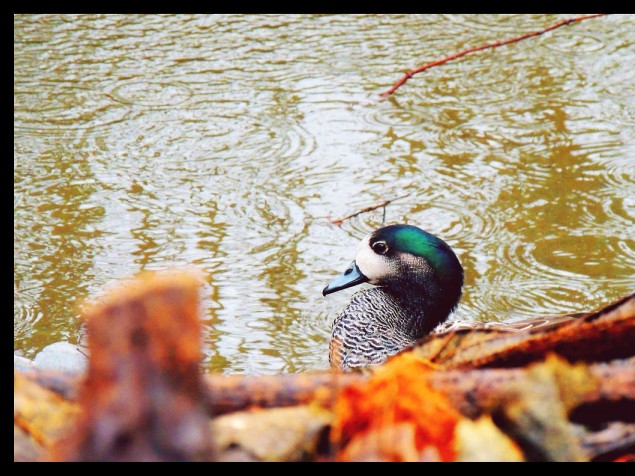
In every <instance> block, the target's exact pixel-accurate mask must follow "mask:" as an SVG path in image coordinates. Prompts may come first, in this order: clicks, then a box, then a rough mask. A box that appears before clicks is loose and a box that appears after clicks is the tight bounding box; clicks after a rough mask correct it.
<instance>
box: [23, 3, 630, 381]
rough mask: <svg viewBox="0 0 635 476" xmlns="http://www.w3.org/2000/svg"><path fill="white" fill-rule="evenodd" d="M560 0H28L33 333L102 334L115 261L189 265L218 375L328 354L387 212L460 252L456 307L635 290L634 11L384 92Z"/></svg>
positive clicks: (509, 31)
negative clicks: (172, 7) (85, 324)
mask: <svg viewBox="0 0 635 476" xmlns="http://www.w3.org/2000/svg"><path fill="white" fill-rule="evenodd" d="M560 18H561V17H559V16H556V15H532V16H526V15H493V16H488V15H479V16H469V15H468V16H457V15H449V16H434V15H425V16H412V15H411V16H408V15H406V16H402V15H384V16H376V15H369V16H353V17H347V16H279V15H265V16H240V15H228V16H227V15H209V16H190V15H176V16H163V15H145V16H130V15H126V16H119V15H80V16H76V15H61V16H57V15H18V16H16V17H14V337H15V344H14V347H15V350H16V351H19V352H21V353H23V354H25V355H27V356H32V355H34V353H35V352H37V351H38V350H40V349H41V348H43V347H44V346H45V345H47V344H50V343H52V342H54V341H58V340H62V339H66V340H70V341H71V342H77V341H78V340H81V339H82V338H83V336H82V327H81V325H80V322H79V320H78V317H77V316H78V306H79V304H80V303H81V302H82V300H84V299H85V298H87V297H90V296H95V295H97V294H98V293H99V292H100V291H101V290H102V289H103V288H104V287H105V286H106V285H107V284H108V283H110V282H112V281H115V280H117V279H121V278H124V277H129V276H131V275H133V274H134V273H136V272H137V271H139V270H142V269H162V268H166V267H173V266H179V267H181V266H192V265H194V266H197V267H199V268H201V269H203V270H204V272H205V273H206V275H207V276H208V279H207V284H206V286H205V287H204V289H203V291H202V294H203V306H204V310H203V314H204V317H205V354H206V362H205V363H206V366H207V368H208V369H209V370H211V371H224V372H244V373H273V372H280V371H284V372H295V371H303V370H309V369H321V368H325V367H326V366H327V340H328V335H329V325H330V319H332V317H333V315H334V314H335V313H336V312H337V310H338V309H340V308H341V307H342V306H344V305H345V303H346V302H347V301H348V299H349V297H350V293H346V292H343V293H340V294H337V295H334V296H332V297H329V298H328V299H324V298H322V296H321V289H322V288H323V287H324V285H325V284H326V283H327V282H328V281H330V279H331V278H332V277H333V276H334V275H335V274H337V273H339V272H340V271H341V270H342V269H343V267H344V266H345V265H346V264H347V263H348V261H349V260H350V259H351V258H352V257H353V255H354V254H355V248H356V246H357V242H358V240H359V239H360V238H361V237H362V236H363V235H364V234H366V233H368V232H369V231H371V230H373V229H374V228H376V227H378V226H380V225H382V224H383V223H384V221H385V222H386V223H397V222H407V223H412V224H416V225H418V226H421V227H422V228H424V229H426V230H428V231H430V232H432V233H435V234H438V235H440V236H441V237H442V238H443V239H444V240H446V241H447V242H448V243H450V244H451V245H452V246H453V248H454V249H455V250H456V251H457V254H458V255H459V257H460V258H461V260H462V262H463V264H464V267H465V269H466V287H465V293H464V297H463V300H462V302H461V305H460V307H459V310H458V311H457V313H456V316H455V318H457V319H459V318H460V319H471V320H502V319H507V318H522V317H530V316H535V315H540V314H551V313H559V312H571V311H576V310H585V309H590V308H594V307H596V306H598V305H600V304H603V303H606V302H607V301H610V300H612V299H614V298H617V297H619V296H621V295H623V294H626V293H628V292H632V291H633V289H634V288H635V240H634V239H633V237H634V236H635V198H634V197H635V161H634V160H633V156H634V153H635V127H634V126H633V124H635V119H634V118H635V100H634V97H635V95H634V94H632V92H633V91H634V90H635V76H634V75H633V70H632V64H633V63H634V62H635V50H634V49H633V47H632V45H633V42H634V39H635V34H634V33H633V31H632V27H631V26H632V18H630V17H629V16H627V15H613V16H610V17H607V18H600V19H594V20H589V21H587V22H584V23H581V24H578V25H575V26H573V27H568V28H563V29H559V30H556V31H555V32H552V33H550V34H547V35H544V36H541V37H539V38H535V39H532V40H528V41H527V42H521V43H518V44H515V45H510V46H509V47H504V48H499V49H496V50H488V51H486V52H483V53H480V54H477V55H471V56H468V57H465V58H463V59H461V60H460V61H457V62H455V63H450V64H447V65H445V66H443V67H440V68H434V69H431V70H429V71H427V72H426V73H424V74H422V75H420V76H417V77H416V78H414V79H412V80H411V81H409V82H408V84H407V85H405V86H404V87H402V88H401V89H400V90H399V91H398V92H397V93H396V95H394V96H392V97H390V98H389V99H387V100H385V101H376V100H373V99H374V98H375V97H376V95H377V94H378V93H380V92H382V91H383V90H385V89H386V88H387V87H388V86H390V85H391V84H392V83H393V82H394V81H395V80H396V79H397V78H398V77H399V75H400V72H401V71H403V70H405V69H407V68H410V67H413V66H415V65H419V64H422V63H424V62H426V61H429V60H432V59H436V58H439V57H441V56H445V55H446V54H449V53H452V52H455V51H458V50H459V49H461V48H465V47H468V46H474V45H476V44H481V43H485V42H491V41H493V40H498V39H504V38H508V37H510V36H513V35H515V34H517V33H520V32H525V31H533V30H535V29H537V28H540V27H544V26H547V25H550V24H552V23H554V22H556V21H558V20H559V19H560ZM422 32H425V34H422ZM369 99H371V100H369ZM405 195H407V196H406V197H405V198H401V199H399V200H396V201H394V202H392V203H391V204H390V205H388V207H386V209H385V210H381V209H380V210H376V211H374V212H370V213H367V214H363V215H359V216H357V217H354V218H352V219H350V220H348V221H346V222H344V223H343V224H342V226H341V227H337V226H334V225H332V224H331V223H330V222H329V220H328V217H329V216H330V217H340V216H344V215H347V214H349V213H352V212H354V211H356V210H359V209H361V208H364V207H367V206H369V205H372V204H375V203H377V202H381V201H382V200H386V199H391V198H395V197H403V196H405ZM351 292H352V291H351Z"/></svg>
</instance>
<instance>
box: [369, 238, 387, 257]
mask: <svg viewBox="0 0 635 476" xmlns="http://www.w3.org/2000/svg"><path fill="white" fill-rule="evenodd" d="M371 248H372V249H373V251H374V252H375V253H377V254H378V255H384V254H386V251H388V245H387V244H386V242H384V241H377V242H375V243H373V244H372V246H371Z"/></svg>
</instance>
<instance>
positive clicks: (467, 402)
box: [21, 358, 635, 418]
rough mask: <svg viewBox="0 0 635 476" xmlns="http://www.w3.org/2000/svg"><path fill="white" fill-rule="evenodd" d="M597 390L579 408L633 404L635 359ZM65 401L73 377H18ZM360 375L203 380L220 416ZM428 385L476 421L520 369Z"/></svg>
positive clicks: (328, 392) (447, 377) (301, 399)
mask: <svg viewBox="0 0 635 476" xmlns="http://www.w3.org/2000/svg"><path fill="white" fill-rule="evenodd" d="M588 372H589V375H590V376H591V377H592V378H593V381H595V382H597V385H595V386H592V387H589V388H588V389H587V390H586V391H585V392H584V393H583V394H581V396H580V403H579V405H584V404H589V405H590V404H593V403H594V402H595V403H598V404H599V403H600V402H620V401H630V400H632V401H635V358H631V359H624V360H615V361H611V362H604V363H599V364H592V365H589V366H588ZM21 374H22V375H24V376H25V377H26V378H28V379H30V380H33V381H34V382H37V383H38V384H39V385H42V386H43V387H45V388H49V389H50V390H53V391H55V392H57V393H59V394H61V395H62V396H65V397H66V398H68V397H69V396H72V395H75V394H76V393H77V385H78V381H77V379H76V378H73V377H70V376H68V375H65V374H61V373H54V372H50V371H29V372H27V373H21ZM368 378H369V375H364V374H355V373H351V374H342V373H333V372H316V373H307V374H281V375H260V376H256V375H217V374H213V375H204V376H203V386H204V388H203V392H204V398H205V401H206V405H207V407H208V411H209V412H210V413H212V414H214V415H222V414H226V413H231V412H235V411H240V410H245V409H247V408H250V407H260V408H274V407H286V406H294V405H302V404H307V403H314V402H315V403H318V404H320V405H324V406H328V405H329V403H330V402H331V401H332V400H333V399H334V398H335V395H336V393H337V392H338V391H339V390H340V389H341V388H343V387H345V386H347V385H350V384H352V383H355V382H359V381H363V380H365V379H368ZM426 378H428V380H429V382H430V385H431V386H432V387H433V388H435V389H437V390H439V391H442V392H443V393H445V394H446V395H447V396H448V398H450V400H451V401H452V402H453V403H454V404H455V405H456V406H457V408H458V409H459V410H460V411H461V413H463V414H464V415H466V416H468V417H470V418H476V417H478V416H479V415H481V414H483V413H484V412H487V411H489V410H490V409H492V408H494V407H495V406H496V405H498V403H497V402H500V401H502V400H503V399H504V398H505V396H506V395H508V394H509V392H510V388H514V386H515V385H517V384H518V383H519V382H522V381H524V380H525V379H526V378H527V371H526V369H524V368H511V369H474V370H459V369H455V370H447V371H431V372H430V373H429V374H427V376H426Z"/></svg>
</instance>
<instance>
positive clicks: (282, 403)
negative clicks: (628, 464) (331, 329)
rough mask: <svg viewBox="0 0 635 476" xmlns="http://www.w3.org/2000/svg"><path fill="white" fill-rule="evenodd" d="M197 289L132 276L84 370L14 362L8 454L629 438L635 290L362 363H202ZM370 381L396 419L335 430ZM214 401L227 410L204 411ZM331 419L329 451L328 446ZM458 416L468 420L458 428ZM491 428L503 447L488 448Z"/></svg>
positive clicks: (339, 452) (369, 448) (235, 451)
mask: <svg viewBox="0 0 635 476" xmlns="http://www.w3.org/2000/svg"><path fill="white" fill-rule="evenodd" d="M197 292H198V281H197V279H195V278H193V277H191V276H188V275H183V274H179V275H169V276H154V275H153V276H145V277H141V278H138V279H136V280H134V281H131V282H129V283H127V284H126V286H125V287H123V288H120V289H118V290H115V291H113V292H111V293H109V294H108V295H107V296H106V297H105V298H104V299H102V300H101V301H99V302H97V303H95V304H93V305H92V306H90V307H88V308H87V309H86V311H85V319H86V323H87V329H88V336H89V342H88V345H89V347H90V349H91V356H90V362H89V369H88V372H87V374H86V376H85V378H84V377H80V376H72V375H69V374H65V373H60V372H53V371H41V370H37V369H35V368H30V369H27V370H25V371H17V370H16V371H14V460H16V461H30V460H50V459H53V460H65V461H200V460H210V459H214V458H216V457H218V458H220V459H222V460H232V459H242V460H289V459H292V460H298V459H311V458H312V457H320V458H325V457H327V456H326V455H327V454H331V455H333V457H335V458H336V459H341V460H347V459H350V460H358V459H369V460H372V459H384V460H391V461H392V460H404V461H406V460H416V461H418V460H435V459H441V460H455V459H456V458H458V459H463V460H478V459H479V458H482V457H486V456H485V455H486V454H496V455H498V456H496V458H497V459H501V460H504V459H505V458H509V459H510V460H520V459H526V460H530V461H588V460H593V459H596V460H613V459H616V458H617V459H619V458H625V457H627V455H628V454H629V453H630V452H632V451H633V439H634V438H635V428H634V427H633V425H635V418H633V416H632V415H633V414H634V412H635V355H634V353H635V346H634V345H633V342H635V334H634V332H635V331H634V325H635V296H628V297H626V298H623V299H621V300H619V301H617V302H615V303H613V304H610V305H608V306H606V307H604V308H603V309H601V310H599V311H596V312H592V313H586V314H578V315H571V316H560V317H559V318H557V319H546V320H544V321H536V322H532V323H530V324H529V325H526V324H525V323H518V324H515V325H511V326H503V325H498V324H496V325H488V326H484V327H485V328H477V329H473V328H472V329H464V330H456V329H455V330H451V331H449V332H446V333H444V334H437V335H433V336H429V337H427V338H426V339H423V340H422V341H421V342H420V343H419V344H418V345H417V346H415V347H414V348H412V349H409V350H408V351H407V352H404V353H403V354H402V355H399V356H396V357H394V358H393V359H390V360H389V361H388V363H387V364H385V365H384V366H382V367H379V368H377V369H373V370H367V371H365V372H364V373H339V372H317V373H311V374H287V375H273V376H241V375H230V376H226V375H202V374H201V373H200V367H199V362H200V357H201V355H200V324H199V319H198V306H199V304H198V296H197ZM558 355H559V356H558ZM560 356H564V357H565V358H566V359H565V358H562V357H560ZM572 362H579V363H572ZM589 362H591V363H590V364H589ZM404 369H405V370H404ZM406 370H407V371H406ZM404 372H405V373H404ZM382 379H383V380H382ZM419 379H421V380H419ZM397 382H401V384H402V387H403V392H406V393H407V395H409V397H407V398H405V399H401V398H400V396H403V395H401V393H400V392H401V390H399V389H400V388H401V387H399V386H397V385H396V384H397ZM368 384H370V385H368ZM372 388H374V389H375V390H372V391H371V390H368V389H372ZM364 389H366V390H364ZM395 391H396V392H397V393H396V394H394V395H393V394H392V393H391V392H393V393H394V392H395ZM382 392H385V393H386V392H387V393H386V394H387V395H388V394H390V395H392V397H391V398H387V397H385V396H382V395H383V393H382ZM408 392H410V393H408ZM417 392H419V393H417ZM421 392H423V393H421ZM372 395H375V396H377V398H376V399H375V400H376V401H375V404H378V405H379V406H378V407H377V412H375V410H372V411H370V413H368V412H367V416H368V417H369V418H371V417H373V416H374V415H377V416H378V420H377V421H379V422H384V421H385V422H386V424H385V425H383V426H381V427H376V428H374V430H373V431H370V432H366V433H364V432H359V433H356V431H352V433H351V434H349V435H348V436H347V437H346V439H345V441H344V440H341V441H340V440H338V439H337V431H336V429H337V428H338V426H337V425H338V422H340V423H341V421H342V420H341V418H342V415H348V417H349V418H350V419H351V420H350V421H352V422H355V421H356V420H355V419H356V418H358V416H359V415H358V414H360V412H359V409H360V405H362V404H365V403H367V402H368V401H369V400H368V399H369V398H370V397H371V396H372ZM426 395H427V396H426ZM434 395H436V396H435V397H434V398H437V400H438V402H442V401H443V402H446V403H444V405H446V407H447V412H446V413H447V414H448V415H449V414H453V415H455V416H454V417H453V418H454V420H453V422H454V423H453V424H452V425H450V426H448V427H447V428H448V432H449V433H448V434H447V435H446V436H447V438H445V440H443V441H444V442H445V443H444V444H443V445H440V444H437V443H434V441H436V440H435V439H434V438H431V439H429V441H428V439H425V438H423V437H422V435H423V433H422V429H427V426H428V425H429V424H434V423H433V420H434V419H435V417H434V416H432V415H428V416H425V418H423V420H425V421H424V422H423V423H422V422H421V421H418V417H419V416H420V415H419V408H420V407H419V406H418V405H419V404H418V402H419V401H420V400H421V401H427V402H428V403H430V402H431V401H432V400H431V399H432V398H433V396H434ZM347 398H350V401H347V400H346V399H347ZM387 400H390V402H388V401H387ZM342 402H344V403H346V404H347V405H348V406H347V407H346V408H348V410H347V411H344V412H343V411H341V409H342V408H343V407H342ZM391 402H392V403H391ZM399 402H401V403H404V405H401V407H399V408H398V406H397V404H398V403H399ZM405 402H409V403H408V405H405ZM300 405H305V407H299V406H300ZM386 405H388V406H386ZM285 407H296V408H295V409H293V408H289V409H288V410H284V408H285ZM259 409H261V410H259ZM406 410H408V411H406ZM384 411H386V412H387V413H386V415H387V417H386V418H387V419H386V420H384V417H383V416H382V415H380V414H379V413H382V414H383V412H384ZM408 412H410V413H408ZM413 412H414V413H413ZM432 414H433V415H438V413H435V412H434V411H433V412H432ZM212 415H214V416H219V415H227V418H226V417H221V418H216V420H214V422H213V423H212V424H210V418H211V416H212ZM289 415H295V416H298V415H302V418H303V419H302V421H301V422H300V420H298V419H297V418H296V420H297V421H295V425H294V422H292V421H287V420H290V419H291V417H290V416H289ZM396 415H400V417H399V418H400V419H395V416H396ZM408 415H410V416H408ZM391 418H393V419H394V421H393V420H391ZM371 419H372V418H371ZM468 419H469V420H468ZM330 421H333V428H334V429H333V430H331V435H330V437H329V438H330V439H328V438H327V439H328V440H329V441H330V445H331V446H330V449H329V450H328V451H330V452H331V453H324V452H320V451H321V450H318V447H320V448H321V447H322V445H323V443H324V441H326V439H324V438H323V436H324V434H325V433H324V432H328V431H329V430H328V429H329V427H330V423H329V422H330ZM468 421H474V422H477V421H478V422H480V423H479V424H473V425H472V426H470V424H469V423H468ZM417 422H418V423H417ZM300 423H301V424H300ZM437 423H438V422H437ZM455 424H456V425H457V426H456V427H457V428H458V425H461V428H462V429H463V430H464V431H463V430H462V431H461V432H457V433H456V434H455V435H454V436H453V433H452V431H453V430H452V428H454V426H455ZM494 424H495V426H496V428H498V430H497V429H496V428H494ZM287 425H288V426H287ZM349 427H350V428H355V425H353V426H350V425H349ZM451 427H452V428H451ZM210 428H214V430H213V431H214V432H215V433H216V435H217V437H218V440H217V446H216V447H215V446H214V444H213V440H212V438H211V436H212V435H211V432H210ZM347 428H348V427H347ZM256 429H257V431H256ZM272 429H275V431H276V432H278V433H276V434H278V435H280V436H279V438H278V437H272V436H271V435H272V434H273V433H272V432H271V431H270V430H272ZM431 429H432V427H431ZM252 430H253V431H252ZM501 430H502V432H503V433H501V434H499V433H496V432H497V431H499V432H500V431H501ZM424 433H425V432H424ZM431 434H432V433H431ZM494 434H495V435H496V437H495V439H496V440H497V441H498V446H497V447H496V448H493V447H487V448H485V447H482V446H479V441H480V440H481V439H482V438H483V435H490V436H491V437H492V438H494V436H492V435H494ZM272 438H273V439H272ZM395 438H397V439H396V440H395ZM452 438H458V439H459V440H461V439H462V440H461V441H459V443H461V444H462V445H463V449H464V451H463V452H462V453H457V454H456V455H455V454H454V453H453V451H454V450H453V449H452V448H454V446H453V445H454V444H455V443H456V441H454V442H453V440H452ZM457 441H458V440H457ZM415 443H416V444H415ZM338 445H339V446H338ZM426 445H427V446H426ZM214 448H216V451H217V452H218V453H215V449H214ZM387 448H388V449H390V451H387V450H386V449H387ZM444 448H445V450H444ZM450 449H452V451H450ZM486 450H487V451H486ZM489 450H491V451H490V452H488V451H489ZM444 451H445V452H444Z"/></svg>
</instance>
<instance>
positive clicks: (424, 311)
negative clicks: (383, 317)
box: [384, 287, 454, 339]
mask: <svg viewBox="0 0 635 476" xmlns="http://www.w3.org/2000/svg"><path fill="white" fill-rule="evenodd" d="M384 290H385V291H386V292H387V293H389V294H390V295H391V296H392V297H393V298H394V299H395V301H396V302H397V303H398V305H399V307H400V309H401V310H402V312H401V313H400V314H401V317H400V322H398V323H396V324H397V325H398V326H399V327H400V328H401V329H402V330H403V331H404V332H406V333H407V334H408V335H409V336H410V337H411V338H412V339H419V338H420V337H423V336H424V335H427V334H429V333H430V332H432V330H433V329H434V328H435V327H436V326H438V325H439V324H441V323H442V322H443V321H445V320H446V319H447V318H448V316H449V315H450V312H451V311H452V309H453V307H454V306H449V305H448V304H447V303H445V302H440V301H439V299H438V297H437V293H436V292H435V290H434V289H426V288H421V287H417V288H407V287H400V288H399V289H398V290H394V289H387V288H384Z"/></svg>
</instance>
